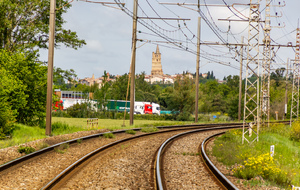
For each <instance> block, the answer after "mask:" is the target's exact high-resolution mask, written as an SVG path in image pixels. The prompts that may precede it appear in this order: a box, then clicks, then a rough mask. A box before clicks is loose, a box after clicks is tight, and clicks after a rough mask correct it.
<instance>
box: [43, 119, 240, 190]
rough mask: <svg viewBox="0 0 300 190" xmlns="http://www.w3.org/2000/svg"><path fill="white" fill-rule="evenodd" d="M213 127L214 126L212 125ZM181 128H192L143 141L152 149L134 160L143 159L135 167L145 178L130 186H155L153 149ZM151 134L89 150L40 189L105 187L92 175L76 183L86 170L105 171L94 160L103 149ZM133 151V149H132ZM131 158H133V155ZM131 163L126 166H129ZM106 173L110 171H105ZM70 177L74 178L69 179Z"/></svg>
mask: <svg viewBox="0 0 300 190" xmlns="http://www.w3.org/2000/svg"><path fill="white" fill-rule="evenodd" d="M227 125H228V124H227ZM235 126H236V125H235ZM225 128H227V127H225ZM214 129H215V127H214ZM214 129H212V128H205V129H203V130H202V131H205V130H214ZM217 129H220V127H218V128H217ZM182 130H185V131H187V130H188V131H190V130H193V129H192V128H190V129H174V130H169V131H161V132H157V133H155V136H156V138H155V140H153V141H155V142H156V145H154V144H155V143H154V142H151V143H153V144H151V143H150V142H149V140H146V141H145V143H144V149H145V147H149V146H150V147H151V149H152V150H151V151H149V153H146V152H145V155H142V156H141V157H143V158H141V157H140V158H138V159H136V160H139V159H141V160H144V161H142V164H140V165H137V166H136V167H137V168H142V169H141V170H143V171H144V172H141V173H140V175H141V176H144V178H145V179H140V178H139V177H140V176H136V177H135V178H134V179H132V181H135V182H136V183H137V181H142V182H140V183H138V184H132V186H131V188H136V187H142V188H147V189H149V188H150V189H154V188H155V187H153V185H151V184H153V183H151V180H149V171H150V167H151V165H150V163H151V160H152V157H153V155H154V152H155V149H156V148H155V146H157V147H159V145H160V144H161V142H163V141H162V139H163V138H166V137H165V136H166V134H169V135H168V136H172V135H173V134H174V133H180V131H182ZM153 135H154V133H151V134H143V135H140V136H135V137H132V138H127V139H124V140H121V141H117V142H113V143H111V144H108V145H105V146H103V147H100V148H99V149H97V150H95V151H93V152H91V153H90V154H88V155H86V156H84V157H83V158H82V159H80V160H78V161H76V162H75V163H74V164H72V165H71V166H70V167H68V168H67V169H65V170H64V171H63V172H61V173H60V174H59V175H57V176H56V177H55V178H54V179H53V180H51V181H50V182H49V183H48V184H46V185H45V186H44V187H43V188H42V189H58V188H60V187H61V188H68V189H73V188H86V187H88V186H89V185H93V186H92V188H97V187H101V188H105V187H104V184H102V183H100V182H96V184H93V181H96V178H95V177H94V175H93V176H92V177H87V178H88V179H86V182H84V183H85V185H83V186H80V187H77V186H76V185H77V184H78V183H80V182H79V181H80V178H81V177H82V176H86V175H85V173H87V172H91V173H105V171H104V169H103V166H101V167H102V168H101V167H99V166H98V165H99V164H96V163H99V162H102V161H101V159H98V161H95V160H97V157H99V156H98V155H101V154H103V151H109V152H113V151H114V150H113V148H115V147H117V146H119V147H120V146H126V143H130V141H133V140H134V139H138V141H136V142H138V143H140V142H143V140H142V138H144V139H145V137H146V138H149V137H150V138H152V137H151V136H153ZM162 135H164V137H162ZM153 138H154V137H153ZM159 139H160V141H161V142H158V141H159ZM124 143H125V144H124ZM120 144H122V145H120ZM129 146H132V147H134V146H135V145H134V143H132V144H130V145H129ZM115 149H116V148H115ZM157 149H158V148H157ZM126 151H127V152H126V153H125V154H124V155H126V156H127V154H130V153H128V152H130V151H132V150H126ZM116 152H118V153H117V154H122V153H120V152H119V151H116ZM133 152H135V151H133ZM146 154H148V155H147V156H146ZM110 159H111V160H113V159H116V160H117V161H114V162H115V163H114V164H116V162H118V158H114V157H111V158H110ZM119 159H120V158H119ZM127 159H128V158H127ZM133 159H135V157H134V158H133ZM121 161H122V159H121ZM92 162H93V163H92ZM88 163H91V164H88ZM107 164H108V165H110V163H107ZM86 165H91V166H90V167H89V169H83V168H85V167H87V168H88V166H86ZM93 165H95V166H93ZM96 165H97V166H96ZM131 165H136V164H135V163H132V164H131ZM131 165H128V166H126V168H130V167H131ZM144 166H145V167H144ZM112 167H116V166H112ZM91 170H92V171H91ZM131 172H132V171H131ZM137 172H138V171H137ZM107 173H112V171H110V172H107ZM108 175H109V174H108ZM121 175H126V174H121ZM133 175H134V174H133ZM98 177H100V178H101V177H103V176H98ZM117 177H118V176H116V177H115V178H117ZM70 178H74V179H70ZM129 178H130V177H129ZM104 180H105V179H104ZM111 180H114V179H111ZM121 180H122V179H118V180H117V181H118V182H120V181H121ZM127 181H130V179H127ZM124 183H125V182H124ZM97 185H98V186H97ZM118 187H120V186H118ZM106 188H107V187H106ZM111 188H114V187H111ZM115 188H116V187H115ZM127 188H128V186H127ZM129 188H130V187H129Z"/></svg>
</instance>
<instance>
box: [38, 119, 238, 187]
mask: <svg viewBox="0 0 300 190" xmlns="http://www.w3.org/2000/svg"><path fill="white" fill-rule="evenodd" d="M221 125H227V126H228V124H221ZM233 125H234V126H237V123H233ZM215 126H220V124H209V125H207V124H203V125H185V126H184V127H183V126H182V125H181V126H179V125H178V126H175V127H173V126H164V127H158V128H175V129H170V130H166V131H158V132H153V133H146V134H142V135H138V136H134V137H130V138H126V139H121V140H119V141H115V142H112V143H109V144H107V145H104V146H102V147H100V148H98V149H96V150H94V151H92V152H90V153H88V154H86V155H85V156H83V157H82V158H80V159H79V160H77V161H76V162H74V163H73V164H72V165H70V166H69V167H67V168H66V169H65V170H63V171H62V172H61V173H60V174H58V175H57V176H56V177H55V178H53V179H52V180H51V181H50V182H48V183H47V184H46V185H45V186H43V187H42V188H41V189H43V190H48V189H57V188H58V187H59V186H60V185H61V184H62V183H63V180H64V179H65V178H68V177H69V176H70V175H72V174H73V173H75V172H77V170H79V167H80V166H82V165H83V164H85V163H86V162H88V161H89V160H90V159H92V158H93V157H94V156H96V155H97V154H99V153H101V152H102V151H104V150H107V149H108V148H111V147H113V146H116V145H118V144H120V143H124V142H126V141H130V140H133V139H137V138H141V137H145V136H150V135H154V134H159V133H166V132H174V131H182V130H189V129H195V128H199V127H201V128H204V127H206V128H205V129H210V128H207V127H215ZM238 126H242V125H241V124H240V123H239V125H238ZM179 127H181V128H179ZM139 129H140V128H139ZM139 129H135V130H139ZM214 129H215V128H214ZM124 131H126V130H124ZM118 132H119V131H118Z"/></svg>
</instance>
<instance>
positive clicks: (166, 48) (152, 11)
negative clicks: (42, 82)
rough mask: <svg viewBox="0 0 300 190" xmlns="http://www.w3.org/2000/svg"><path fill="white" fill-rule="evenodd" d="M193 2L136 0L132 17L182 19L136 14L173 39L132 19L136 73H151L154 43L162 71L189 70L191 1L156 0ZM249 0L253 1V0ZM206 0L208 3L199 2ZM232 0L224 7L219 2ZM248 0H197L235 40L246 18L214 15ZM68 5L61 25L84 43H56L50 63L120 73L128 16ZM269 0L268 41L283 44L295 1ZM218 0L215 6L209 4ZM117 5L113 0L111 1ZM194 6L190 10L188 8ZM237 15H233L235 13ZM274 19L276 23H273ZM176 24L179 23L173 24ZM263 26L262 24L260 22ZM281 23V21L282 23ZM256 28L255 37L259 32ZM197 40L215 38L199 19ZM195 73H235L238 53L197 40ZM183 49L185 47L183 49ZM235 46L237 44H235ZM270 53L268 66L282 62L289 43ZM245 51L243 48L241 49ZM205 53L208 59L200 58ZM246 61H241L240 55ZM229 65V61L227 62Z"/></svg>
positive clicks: (83, 72) (193, 30)
mask: <svg viewBox="0 0 300 190" xmlns="http://www.w3.org/2000/svg"><path fill="white" fill-rule="evenodd" d="M94 1H95V2H101V1H102V2H103V1H105V2H114V1H113V0H94ZM120 1H121V2H123V3H125V7H126V8H127V9H128V10H129V11H132V10H133V0H120ZM167 2H169V3H186V4H188V3H197V2H198V1H196V0H140V1H139V8H138V17H152V18H159V17H161V18H181V19H188V20H179V21H178V20H159V19H155V20H152V21H151V20H150V19H141V20H142V21H143V22H144V23H145V25H146V26H147V27H148V28H150V29H151V30H154V31H156V32H157V33H160V35H161V36H165V38H168V39H171V41H172V42H176V44H177V45H178V44H179V43H181V46H183V49H180V48H178V47H177V46H175V45H174V43H167V40H166V39H164V38H162V37H160V36H158V35H157V34H156V33H154V32H153V31H151V30H149V29H148V28H146V27H144V26H143V25H142V24H140V23H138V25H137V30H138V31H139V32H138V34H137V38H138V40H139V41H138V42H137V51H136V73H137V74H138V73H141V72H145V73H146V74H150V73H151V64H152V52H155V50H156V46H157V44H158V45H159V50H160V52H161V56H162V58H161V59H162V60H161V61H162V69H163V72H164V74H170V75H172V74H177V73H182V72H183V71H189V72H191V73H195V71H196V55H195V54H194V53H190V52H188V51H192V52H196V50H197V47H196V41H197V38H196V36H197V29H198V26H197V25H198V24H197V22H198V17H199V16H200V15H199V13H197V12H196V11H195V10H197V7H196V6H188V5H185V6H184V7H180V6H177V5H166V4H159V3H167ZM253 2H256V1H254V0H253ZM205 3H206V5H208V6H205ZM224 3H226V4H227V5H232V4H234V3H239V4H245V5H234V7H231V8H230V9H231V10H230V9H229V8H228V7H225V6H224V5H225V4H224ZM249 3H250V0H201V1H200V4H201V10H202V12H203V13H204V15H205V16H206V17H207V18H208V20H209V22H210V23H211V24H212V25H213V26H214V28H215V29H216V30H217V31H218V34H219V35H220V36H222V38H223V39H224V40H225V41H227V42H228V43H240V42H241V38H242V36H244V37H245V42H246V41H247V38H248V23H247V22H237V21H230V22H228V21H220V20H219V19H235V20H237V19H240V18H238V17H237V16H239V17H241V18H245V17H243V16H246V17H247V16H249V6H247V4H249ZM71 4H72V7H71V8H70V9H69V10H68V12H67V13H66V14H65V15H64V19H65V21H66V23H65V25H64V27H65V29H71V30H73V31H76V32H77V34H78V37H79V38H80V39H84V40H85V41H86V43H87V45H85V46H83V47H82V48H79V49H78V50H74V49H71V48H66V47H64V46H63V45H61V46H60V47H59V48H58V49H55V52H54V66H55V67H60V68H62V69H65V70H69V69H74V70H75V72H76V74H77V76H78V78H85V77H92V75H93V74H94V75H95V77H101V76H102V75H103V73H104V71H106V72H109V73H110V74H113V75H123V74H125V73H128V72H129V69H130V60H131V57H130V56H131V45H132V18H131V17H130V16H128V15H127V14H126V13H125V12H123V11H122V10H120V9H116V8H112V7H107V6H103V5H101V4H98V3H88V2H83V1H79V0H75V1H73V2H72V3H71ZM265 4H266V3H265V0H262V1H261V5H260V10H261V20H264V17H265V11H264V10H265ZM279 4H280V5H284V4H285V3H284V1H279V0H271V5H272V7H271V15H276V13H277V15H278V16H281V17H278V18H275V17H272V19H271V26H272V30H271V38H272V39H273V40H274V41H273V42H272V43H273V44H275V43H278V44H283V45H286V44H287V43H288V42H292V44H293V45H295V43H296V32H295V30H296V28H297V25H298V20H299V18H300V12H299V11H298V9H299V7H300V1H298V0H297V1H286V5H285V6H284V7H278V5H279ZM210 5H219V6H210ZM111 6H113V7H118V6H117V5H111ZM193 9H194V10H193ZM236 15H237V16H236ZM279 24H280V26H281V28H278V25H279ZM178 26H180V28H179V27H178ZM262 26H263V24H262ZM282 26H284V27H282ZM262 31H263V30H262V28H260V42H261V43H262V39H263V32H262ZM200 39H201V42H220V43H221V40H220V39H219V38H217V36H216V35H215V34H214V33H213V31H212V30H211V29H210V28H209V26H208V25H207V23H206V22H205V21H204V20H203V19H201V37H200ZM200 49H201V57H200V73H206V72H208V71H213V72H214V75H215V76H216V77H217V78H218V79H220V80H222V79H223V77H226V76H228V75H239V62H238V61H239V57H237V56H236V53H235V47H234V46H232V49H229V48H227V47H225V46H221V45H218V46H217V45H216V46H207V45H201V47H200ZM185 50H188V51H185ZM237 50H239V47H237ZM261 50H262V49H261ZM274 50H275V51H276V58H275V62H274V63H273V64H272V68H273V69H276V68H278V67H282V66H283V67H285V65H283V64H285V62H286V61H287V59H288V58H290V59H295V51H294V50H293V48H283V47H281V48H279V49H278V48H275V49H274ZM40 54H41V57H40V58H41V60H42V61H47V59H48V57H47V56H48V52H47V50H41V52H40ZM244 54H246V51H244ZM205 57H206V58H207V57H208V58H209V59H210V60H207V59H205ZM244 64H246V61H244ZM228 65H229V66H228Z"/></svg>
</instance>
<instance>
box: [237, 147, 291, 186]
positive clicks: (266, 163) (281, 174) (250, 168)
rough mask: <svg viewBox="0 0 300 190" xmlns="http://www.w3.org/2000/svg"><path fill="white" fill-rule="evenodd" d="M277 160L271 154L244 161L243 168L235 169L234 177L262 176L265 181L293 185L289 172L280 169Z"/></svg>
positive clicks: (249, 177)
mask: <svg viewBox="0 0 300 190" xmlns="http://www.w3.org/2000/svg"><path fill="white" fill-rule="evenodd" d="M276 162H277V160H276V159H273V157H271V156H270V154H269V153H266V154H262V155H258V156H256V157H250V158H248V160H247V161H244V165H243V166H239V167H237V168H234V169H233V172H234V175H235V176H236V177H238V178H242V179H247V180H249V179H252V178H254V177H256V176H261V177H262V178H263V179H269V180H270V181H273V182H276V184H278V185H283V186H288V185H290V183H291V180H289V178H288V176H287V174H288V173H287V172H285V171H283V170H281V169H280V168H278V165H277V164H276Z"/></svg>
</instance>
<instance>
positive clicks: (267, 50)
mask: <svg viewBox="0 0 300 190" xmlns="http://www.w3.org/2000/svg"><path fill="white" fill-rule="evenodd" d="M270 3H271V1H270V0H266V9H265V27H264V39H263V43H264V48H263V62H262V78H261V99H260V101H261V102H260V103H261V110H260V113H261V120H262V122H263V123H265V122H267V124H268V125H269V120H270V117H269V116H270V74H271V73H270V64H271V47H270V44H271V37H270V34H271V13H270Z"/></svg>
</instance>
